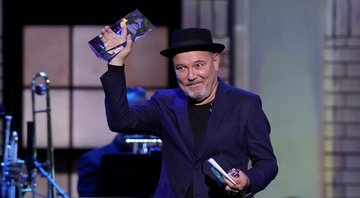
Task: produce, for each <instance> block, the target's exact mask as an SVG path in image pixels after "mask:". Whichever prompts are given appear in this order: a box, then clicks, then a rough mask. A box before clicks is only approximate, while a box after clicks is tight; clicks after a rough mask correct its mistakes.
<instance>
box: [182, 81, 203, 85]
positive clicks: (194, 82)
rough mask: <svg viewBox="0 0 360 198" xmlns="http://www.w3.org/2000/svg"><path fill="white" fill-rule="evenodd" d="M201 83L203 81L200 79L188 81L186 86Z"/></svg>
mask: <svg viewBox="0 0 360 198" xmlns="http://www.w3.org/2000/svg"><path fill="white" fill-rule="evenodd" d="M200 83H201V82H200V81H193V82H189V83H186V86H191V85H196V84H200Z"/></svg>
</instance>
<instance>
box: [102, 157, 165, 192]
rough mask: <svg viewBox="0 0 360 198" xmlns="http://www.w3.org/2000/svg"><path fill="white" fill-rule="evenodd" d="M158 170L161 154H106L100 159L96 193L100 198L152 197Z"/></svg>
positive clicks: (156, 182)
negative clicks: (101, 197) (98, 193)
mask: <svg viewBox="0 0 360 198" xmlns="http://www.w3.org/2000/svg"><path fill="white" fill-rule="evenodd" d="M160 170H161V153H160V152H154V153H152V154H151V155H140V154H106V155H104V156H103V157H102V158H101V166H100V173H99V174H100V175H99V188H100V190H99V192H100V195H101V196H104V197H138V198H150V197H153V196H154V194H155V191H156V186H157V184H158V180H159V176H160Z"/></svg>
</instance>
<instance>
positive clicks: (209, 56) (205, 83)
mask: <svg viewBox="0 0 360 198" xmlns="http://www.w3.org/2000/svg"><path fill="white" fill-rule="evenodd" d="M219 60H220V56H219V54H218V53H212V52H207V51H190V52H183V53H179V54H177V55H175V56H174V57H173V63H174V69H175V73H176V78H177V81H178V84H179V87H180V88H181V89H182V90H183V92H184V93H185V94H186V95H187V96H188V97H190V98H192V99H193V100H195V101H196V104H198V105H201V104H206V103H209V102H210V101H212V100H213V99H214V98H215V93H216V88H217V85H218V81H217V72H218V71H219Z"/></svg>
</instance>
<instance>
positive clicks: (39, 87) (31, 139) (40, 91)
mask: <svg viewBox="0 0 360 198" xmlns="http://www.w3.org/2000/svg"><path fill="white" fill-rule="evenodd" d="M39 78H40V79H42V80H43V81H44V82H45V84H42V83H37V80H38V79H39ZM49 85H50V80H49V78H48V75H47V74H46V73H45V72H39V73H37V74H36V75H35V76H34V78H33V79H32V82H31V93H32V95H31V99H32V119H33V120H32V121H29V122H28V123H27V124H28V137H27V138H28V141H27V155H28V156H27V159H26V161H27V162H26V163H27V168H28V172H29V174H30V175H29V183H30V191H32V193H33V197H35V195H36V194H38V193H37V192H36V187H37V183H36V175H37V170H39V172H40V173H41V175H42V176H43V177H46V178H47V180H48V188H47V189H48V191H47V197H50V198H53V197H56V196H55V189H56V190H57V192H58V194H60V195H61V196H62V197H66V198H67V197H69V196H68V195H67V194H66V192H65V191H63V190H62V189H61V188H60V187H59V186H58V185H57V184H56V182H55V165H54V148H53V144H52V131H51V129H52V128H51V108H50V86H49ZM36 96H38V97H41V96H44V97H46V105H45V107H44V108H40V109H36V108H37V107H36V98H37V97H36ZM38 113H46V119H47V120H46V121H47V155H46V156H47V161H46V162H45V163H40V162H38V161H37V145H36V115H37V114H38ZM43 167H45V169H44V168H43Z"/></svg>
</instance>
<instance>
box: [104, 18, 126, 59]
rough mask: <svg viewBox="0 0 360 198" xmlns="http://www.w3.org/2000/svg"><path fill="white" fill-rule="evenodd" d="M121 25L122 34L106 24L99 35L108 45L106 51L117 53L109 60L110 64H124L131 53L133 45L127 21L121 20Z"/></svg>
mask: <svg viewBox="0 0 360 198" xmlns="http://www.w3.org/2000/svg"><path fill="white" fill-rule="evenodd" d="M120 26H121V35H120V36H119V35H117V34H116V33H115V32H114V31H113V30H112V29H111V28H110V27H109V26H105V27H104V28H103V29H102V30H101V34H100V35H99V38H100V39H101V41H102V42H103V43H104V45H105V47H106V51H107V52H108V53H109V54H117V55H115V56H114V57H113V58H112V59H111V60H110V62H109V64H111V65H114V66H123V65H124V62H125V59H126V58H127V56H128V55H129V54H130V52H131V47H132V39H131V35H127V28H126V23H125V22H121V23H120ZM124 46H125V47H124Z"/></svg>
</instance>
